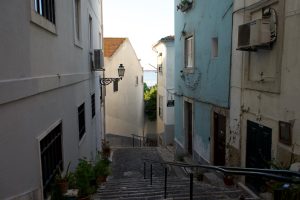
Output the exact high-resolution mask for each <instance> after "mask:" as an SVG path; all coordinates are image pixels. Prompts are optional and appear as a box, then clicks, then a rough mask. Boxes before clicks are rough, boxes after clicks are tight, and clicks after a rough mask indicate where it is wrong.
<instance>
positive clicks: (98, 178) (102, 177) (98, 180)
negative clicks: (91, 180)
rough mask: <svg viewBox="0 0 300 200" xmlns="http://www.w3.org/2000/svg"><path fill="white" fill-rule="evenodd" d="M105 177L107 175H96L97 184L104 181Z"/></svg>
mask: <svg viewBox="0 0 300 200" xmlns="http://www.w3.org/2000/svg"><path fill="white" fill-rule="evenodd" d="M106 178H107V176H98V177H97V184H98V185H100V184H101V183H105V182H106Z"/></svg>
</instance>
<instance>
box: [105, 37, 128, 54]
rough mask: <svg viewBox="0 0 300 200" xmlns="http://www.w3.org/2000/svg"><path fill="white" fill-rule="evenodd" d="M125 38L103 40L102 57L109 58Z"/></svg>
mask: <svg viewBox="0 0 300 200" xmlns="http://www.w3.org/2000/svg"><path fill="white" fill-rule="evenodd" d="M125 40H126V38H103V41H104V57H111V56H112V55H113V54H114V53H115V52H116V51H117V49H118V48H119V47H120V46H121V44H122V43H123V42H124V41H125Z"/></svg>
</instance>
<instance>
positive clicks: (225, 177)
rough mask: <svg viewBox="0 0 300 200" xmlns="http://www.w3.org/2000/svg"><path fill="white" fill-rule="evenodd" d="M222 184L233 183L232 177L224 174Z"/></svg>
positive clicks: (229, 184)
mask: <svg viewBox="0 0 300 200" xmlns="http://www.w3.org/2000/svg"><path fill="white" fill-rule="evenodd" d="M223 181H224V184H225V185H227V186H232V185H234V181H233V177H232V176H224V178H223Z"/></svg>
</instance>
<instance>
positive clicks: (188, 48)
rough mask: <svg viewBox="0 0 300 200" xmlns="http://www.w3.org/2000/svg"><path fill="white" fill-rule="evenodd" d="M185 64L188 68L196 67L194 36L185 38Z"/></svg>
mask: <svg viewBox="0 0 300 200" xmlns="http://www.w3.org/2000/svg"><path fill="white" fill-rule="evenodd" d="M184 46H185V47H184V49H185V50H184V64H185V67H186V68H192V67H194V37H193V36H190V37H187V38H185V45H184Z"/></svg>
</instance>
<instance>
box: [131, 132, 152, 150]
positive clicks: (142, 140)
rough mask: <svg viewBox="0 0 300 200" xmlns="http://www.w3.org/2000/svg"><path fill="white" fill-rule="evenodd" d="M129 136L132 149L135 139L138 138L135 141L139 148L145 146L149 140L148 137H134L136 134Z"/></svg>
mask: <svg viewBox="0 0 300 200" xmlns="http://www.w3.org/2000/svg"><path fill="white" fill-rule="evenodd" d="M131 135H132V147H134V146H135V139H136V138H138V139H137V140H138V141H139V146H140V147H142V146H145V144H146V143H147V141H148V140H150V139H151V138H149V137H145V136H140V135H136V134H131ZM150 145H151V144H150Z"/></svg>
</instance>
